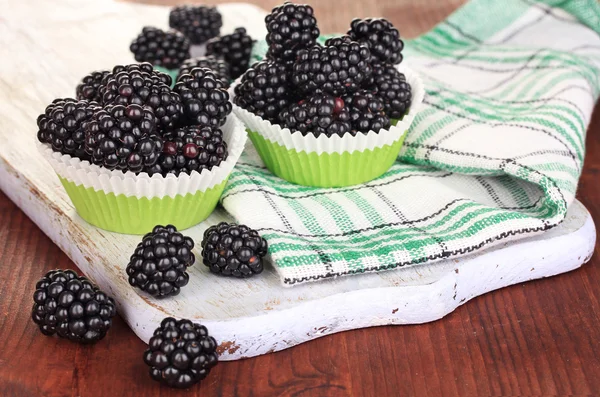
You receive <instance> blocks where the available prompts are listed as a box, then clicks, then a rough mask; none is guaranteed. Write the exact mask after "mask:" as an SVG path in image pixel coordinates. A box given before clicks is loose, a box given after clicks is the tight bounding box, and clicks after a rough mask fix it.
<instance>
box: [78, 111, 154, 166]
mask: <svg viewBox="0 0 600 397" xmlns="http://www.w3.org/2000/svg"><path fill="white" fill-rule="evenodd" d="M85 133H86V139H85V150H86V153H87V154H88V155H89V156H90V157H91V161H92V163H94V164H96V165H99V166H101V167H104V168H107V169H109V170H114V169H117V170H121V171H123V172H125V171H131V172H134V173H139V172H141V171H142V170H143V168H144V167H151V166H153V165H154V164H156V162H157V161H158V156H159V154H160V152H161V149H162V139H161V138H160V136H159V135H158V132H157V129H156V123H155V117H154V114H153V113H152V110H150V109H149V108H147V107H142V106H140V105H128V106H123V105H109V106H106V107H104V108H103V109H101V110H98V111H97V112H95V113H94V115H93V117H92V118H91V120H90V121H89V122H87V123H86V126H85Z"/></svg>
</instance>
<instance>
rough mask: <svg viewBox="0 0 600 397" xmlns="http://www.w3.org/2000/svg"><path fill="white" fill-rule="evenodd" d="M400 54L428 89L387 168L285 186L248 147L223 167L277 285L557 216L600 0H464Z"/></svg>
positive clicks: (527, 229) (588, 109) (429, 257)
mask: <svg viewBox="0 0 600 397" xmlns="http://www.w3.org/2000/svg"><path fill="white" fill-rule="evenodd" d="M560 7H562V8H560ZM400 29H401V27H400ZM404 59H405V61H404V62H407V64H408V65H409V66H410V67H411V68H412V69H413V70H415V71H416V72H418V73H419V74H420V75H421V77H422V79H423V81H424V83H425V88H426V91H427V94H426V98H425V101H424V103H423V106H422V108H421V111H420V113H419V114H418V115H417V117H416V119H415V121H414V123H413V126H412V127H411V129H410V131H409V133H408V136H407V138H406V141H405V145H404V146H403V149H402V151H401V153H400V157H399V159H398V161H397V162H396V164H395V165H394V166H393V167H392V168H391V169H390V170H389V171H388V172H387V173H386V174H385V175H384V176H382V177H381V178H378V179H376V180H374V181H371V182H369V183H367V184H363V185H358V186H352V187H348V188H341V189H319V188H310V187H304V186H298V185H293V184H291V183H288V182H285V181H284V180H281V179H279V178H277V177H275V176H274V175H272V174H271V173H270V172H269V171H268V170H267V169H266V168H265V167H264V165H263V163H262V162H261V160H260V158H259V157H258V156H257V155H256V152H255V151H254V149H253V148H252V146H251V145H249V146H248V147H247V149H246V151H245V153H244V155H243V156H242V158H241V160H240V162H239V163H238V165H237V166H236V168H235V170H234V172H233V174H232V175H231V177H230V179H229V182H228V185H227V187H226V189H225V192H224V194H223V197H222V204H223V206H224V207H225V209H226V210H227V211H228V212H229V213H231V214H232V215H233V216H234V217H235V218H236V220H238V221H239V222H241V223H245V224H247V225H249V226H251V227H253V228H256V229H258V230H259V232H260V233H261V234H262V235H263V237H265V238H266V239H267V241H268V242H269V246H270V253H271V256H272V259H273V262H274V265H275V267H276V268H277V271H278V273H279V274H280V276H281V280H282V282H283V284H284V285H288V286H289V285H294V284H297V283H302V282H308V281H316V280H320V279H326V278H332V277H337V276H343V275H350V274H357V273H363V272H370V271H381V270H389V269H393V268H396V267H400V266H413V265H417V264H423V263H426V262H432V261H436V260H441V259H445V258H452V257H457V256H461V255H465V254H468V253H471V252H474V251H477V250H482V249H486V248H489V247H493V246H495V245H497V244H499V243H503V242H506V241H510V240H516V239H520V238H524V237H529V236H532V235H534V234H536V233H541V232H543V231H546V230H548V229H550V228H552V227H554V226H556V225H558V224H559V223H560V222H561V221H562V220H563V219H564V217H565V214H566V211H567V207H568V206H569V205H570V203H571V202H572V201H573V200H574V197H575V191H576V189H577V183H578V179H579V176H580V174H581V168H582V165H583V159H584V153H585V132H586V128H587V125H588V124H589V122H590V118H591V113H592V111H593V107H594V103H595V102H596V99H597V98H598V95H599V92H600V5H599V3H598V2H596V1H595V0H589V1H586V0H582V1H571V2H565V1H551V0H547V1H545V2H534V1H531V0H507V1H502V2H499V1H495V0H472V1H471V2H470V3H468V4H466V5H465V6H464V7H462V8H461V9H459V10H458V11H457V12H455V13H454V14H453V15H451V16H450V17H449V18H448V19H447V20H446V21H444V22H442V23H441V24H439V25H438V26H437V27H435V28H434V29H433V30H431V31H430V32H428V33H427V34H425V35H423V36H420V37H418V38H416V39H414V40H410V41H408V42H407V43H406V49H405V56H404Z"/></svg>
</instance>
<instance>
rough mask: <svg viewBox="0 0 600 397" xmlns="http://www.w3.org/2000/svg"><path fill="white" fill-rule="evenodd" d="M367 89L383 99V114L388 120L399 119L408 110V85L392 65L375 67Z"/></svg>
mask: <svg viewBox="0 0 600 397" xmlns="http://www.w3.org/2000/svg"><path fill="white" fill-rule="evenodd" d="M367 89H368V90H370V91H372V92H373V93H375V94H377V95H378V96H379V97H380V98H381V99H383V102H384V104H385V108H384V110H385V114H386V115H387V116H388V117H389V118H390V119H401V118H402V117H403V116H404V115H405V114H406V112H407V111H408V109H409V108H410V103H411V100H412V93H411V88H410V84H408V82H407V81H406V77H405V76H404V74H402V73H401V72H399V71H398V69H396V68H395V67H394V65H389V64H381V65H376V66H375V67H374V72H373V76H372V81H371V82H370V84H369V85H368V86H367Z"/></svg>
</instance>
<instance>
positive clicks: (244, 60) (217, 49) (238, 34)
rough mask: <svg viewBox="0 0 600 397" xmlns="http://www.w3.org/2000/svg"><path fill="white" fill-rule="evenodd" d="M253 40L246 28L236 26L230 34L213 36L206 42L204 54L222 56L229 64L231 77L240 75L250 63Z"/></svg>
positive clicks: (234, 77)
mask: <svg viewBox="0 0 600 397" xmlns="http://www.w3.org/2000/svg"><path fill="white" fill-rule="evenodd" d="M253 44H254V40H252V37H250V36H249V35H248V34H247V33H246V29H244V28H237V29H236V30H235V31H234V32H233V33H232V34H228V35H225V36H221V37H215V38H214V39H211V40H210V41H209V42H208V43H207V44H206V55H214V56H216V57H218V58H223V59H224V60H225V62H227V63H228V64H229V74H230V75H231V78H232V79H234V80H235V79H237V78H238V77H240V76H241V75H242V74H243V73H244V72H245V71H246V70H247V69H248V66H249V64H250V55H251V54H252V45H253Z"/></svg>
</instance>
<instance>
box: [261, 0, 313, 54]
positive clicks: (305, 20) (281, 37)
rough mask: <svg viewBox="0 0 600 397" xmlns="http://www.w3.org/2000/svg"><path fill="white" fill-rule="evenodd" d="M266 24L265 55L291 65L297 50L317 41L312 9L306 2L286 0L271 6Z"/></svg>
mask: <svg viewBox="0 0 600 397" xmlns="http://www.w3.org/2000/svg"><path fill="white" fill-rule="evenodd" d="M265 22H266V24H267V31H268V33H267V38H266V39H267V44H268V45H269V50H268V51H267V57H269V58H272V59H277V60H280V61H281V62H282V63H283V64H284V65H286V66H291V64H292V63H293V62H294V61H295V59H296V55H297V53H298V51H300V50H302V49H306V48H311V47H312V46H314V45H315V44H316V43H317V38H318V37H319V34H320V32H319V28H318V27H317V20H316V19H315V17H314V11H313V8H312V7H311V6H309V5H308V4H292V3H290V2H286V3H284V4H283V5H280V6H278V7H275V8H273V11H272V12H271V13H270V14H269V15H267V17H266V18H265Z"/></svg>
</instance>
